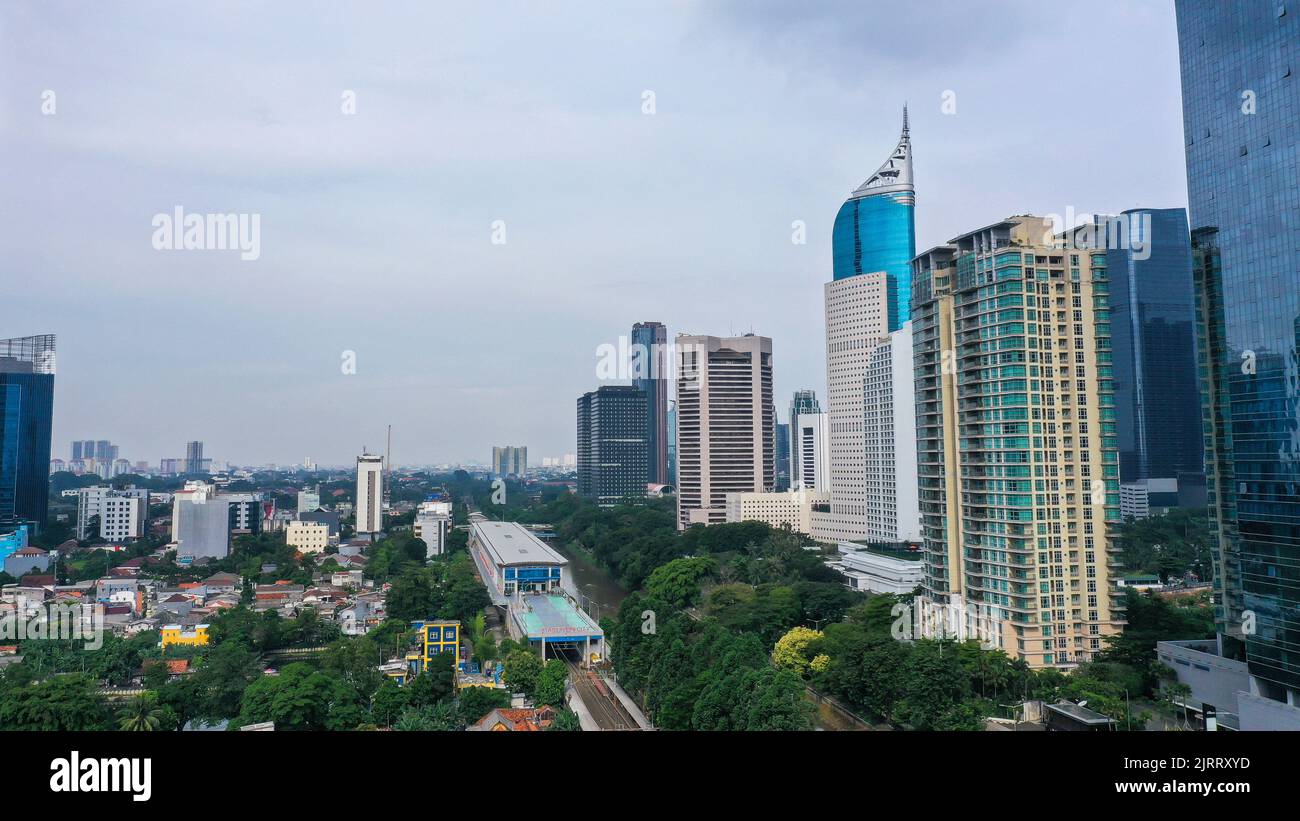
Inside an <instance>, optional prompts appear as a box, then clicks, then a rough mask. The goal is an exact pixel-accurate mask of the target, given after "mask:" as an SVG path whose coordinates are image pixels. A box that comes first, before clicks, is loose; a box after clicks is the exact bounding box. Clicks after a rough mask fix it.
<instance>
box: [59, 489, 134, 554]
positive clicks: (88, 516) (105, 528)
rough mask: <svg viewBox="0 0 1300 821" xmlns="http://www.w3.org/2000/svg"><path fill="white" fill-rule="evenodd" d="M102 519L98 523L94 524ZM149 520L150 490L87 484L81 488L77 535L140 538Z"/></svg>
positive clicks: (121, 538) (111, 540) (78, 497)
mask: <svg viewBox="0 0 1300 821" xmlns="http://www.w3.org/2000/svg"><path fill="white" fill-rule="evenodd" d="M96 521H98V527H94V524H95V522H96ZM148 524H149V491H148V490H146V489H137V488H135V487H134V486H132V487H128V488H126V489H124V490H115V489H113V488H111V487H83V488H79V489H78V490H77V525H76V530H75V532H76V535H77V538H78V539H80V540H83V541H84V540H86V539H89V538H92V537H93V536H99V537H100V538H101V539H103V540H104V541H107V542H121V541H125V540H127V539H138V538H140V537H141V536H143V535H144V534H145V530H146V529H147V527H148Z"/></svg>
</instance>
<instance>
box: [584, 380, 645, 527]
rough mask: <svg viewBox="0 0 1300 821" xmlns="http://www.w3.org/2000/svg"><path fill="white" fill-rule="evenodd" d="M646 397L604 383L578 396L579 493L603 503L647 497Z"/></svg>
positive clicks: (632, 389) (640, 392)
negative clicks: (602, 385)
mask: <svg viewBox="0 0 1300 821" xmlns="http://www.w3.org/2000/svg"><path fill="white" fill-rule="evenodd" d="M646 415H647V414H646V395H645V392H644V391H643V390H641V389H640V388H637V387H634V386H631V385H606V386H605V387H603V388H600V389H599V390H595V391H591V392H590V393H584V394H583V395H582V396H581V397H579V398H578V493H579V494H580V495H582V496H586V497H587V498H589V499H594V500H595V501H596V502H597V503H599V504H602V505H612V504H617V503H619V502H621V501H622V500H623V499H625V498H627V497H629V496H645V492H646V470H647V467H646V462H647V460H648V454H649V451H648V450H647V449H646V446H645V440H646Z"/></svg>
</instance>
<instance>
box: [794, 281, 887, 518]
mask: <svg viewBox="0 0 1300 821" xmlns="http://www.w3.org/2000/svg"><path fill="white" fill-rule="evenodd" d="M887 289H888V280H887V277H886V275H885V274H884V273H883V272H881V273H870V274H860V275H858V276H851V277H847V278H845V279H837V280H833V281H831V282H828V283H826V387H827V397H826V405H827V407H826V411H827V413H828V414H829V421H828V426H827V427H828V430H829V434H830V436H829V438H830V446H829V448H828V452H829V453H828V456H829V463H830V488H829V490H830V494H831V500H830V510H829V511H828V512H826V513H815V514H814V515H813V533H812V536H813V537H814V538H816V539H818V540H821V541H839V540H846V541H858V540H865V539H867V538H868V536H869V533H868V530H867V510H868V503H867V439H866V418H867V417H866V407H865V403H866V391H865V389H864V380H865V378H866V375H867V371H868V369H869V368H870V367H871V360H872V356H873V354H874V353H875V350H876V348H877V346H879V344H880V342H881V340H883V339H885V338H886V337H887V336H889V311H888V293H887Z"/></svg>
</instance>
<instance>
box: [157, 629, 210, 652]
mask: <svg viewBox="0 0 1300 821" xmlns="http://www.w3.org/2000/svg"><path fill="white" fill-rule="evenodd" d="M207 643H208V626H207V625H206V624H196V625H194V626H193V627H190V628H186V627H183V626H181V625H179V624H169V625H166V626H165V627H163V628H162V643H161V644H162V649H164V650H166V649H167V648H168V647H170V646H171V645H173V644H179V645H188V646H191V647H206V646H207Z"/></svg>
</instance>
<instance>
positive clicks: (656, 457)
mask: <svg viewBox="0 0 1300 821" xmlns="http://www.w3.org/2000/svg"><path fill="white" fill-rule="evenodd" d="M667 358H668V329H667V328H665V327H664V325H663V323H662V322H638V323H636V324H635V325H633V326H632V385H633V386H634V387H635V388H636V389H637V390H639V391H641V392H642V393H644V394H645V399H646V437H645V438H646V448H647V472H646V477H645V479H646V481H647V482H649V483H650V484H655V485H666V484H668V361H667Z"/></svg>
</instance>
